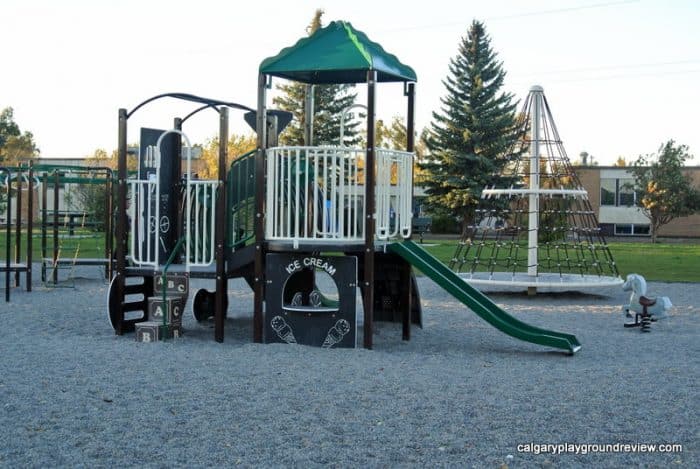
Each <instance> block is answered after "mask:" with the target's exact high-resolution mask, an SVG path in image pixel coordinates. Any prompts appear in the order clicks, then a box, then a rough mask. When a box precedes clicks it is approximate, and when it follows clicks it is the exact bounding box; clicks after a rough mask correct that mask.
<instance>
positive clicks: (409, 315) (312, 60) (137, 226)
mask: <svg viewBox="0 0 700 469" xmlns="http://www.w3.org/2000/svg"><path fill="white" fill-rule="evenodd" d="M273 78H283V79H288V80H294V81H298V82H301V83H303V84H305V85H306V90H307V92H306V95H307V99H306V112H305V142H304V145H303V146H298V147H284V146H279V145H278V135H279V132H281V131H282V130H283V128H284V127H285V125H286V124H287V123H288V122H289V120H290V119H291V115H290V113H285V112H282V111H277V110H269V109H268V108H267V90H268V89H269V88H270V86H271V81H272V79H273ZM415 82H416V75H415V72H414V71H413V69H411V68H410V67H408V66H406V65H404V64H402V63H401V62H400V61H399V60H398V59H397V58H396V57H395V56H393V55H391V54H389V53H387V52H386V51H385V50H384V49H383V48H382V47H381V46H380V45H379V44H377V43H374V42H372V41H371V40H369V38H368V37H367V36H366V35H365V34H364V33H362V32H360V31H358V30H356V29H354V28H353V27H352V25H350V24H349V23H345V22H339V21H338V22H332V23H330V24H329V25H328V26H327V27H325V28H321V29H319V30H318V31H317V32H316V33H314V34H313V35H312V36H310V37H307V38H303V39H301V40H299V41H298V42H297V44H295V45H294V46H292V47H289V48H286V49H284V50H282V51H281V52H280V53H279V54H278V55H277V56H274V57H270V58H268V59H266V60H264V61H263V62H262V63H261V65H260V69H259V76H258V99H257V109H256V110H252V109H250V108H247V107H245V106H242V105H240V104H236V103H231V102H225V101H220V100H214V99H208V98H201V97H198V96H193V95H188V94H183V93H168V94H164V95H158V96H155V97H153V98H150V99H148V100H146V101H144V102H143V103H141V104H139V105H138V106H136V107H135V108H134V109H133V110H131V111H127V110H126V109H120V110H119V149H118V157H119V162H118V165H119V167H118V176H117V194H118V195H117V207H118V210H117V222H116V239H117V245H116V249H115V254H116V256H115V261H116V270H115V275H114V277H113V279H112V283H111V285H110V290H109V305H108V306H109V317H110V321H111V323H112V326H113V327H114V329H115V332H116V333H117V334H119V335H122V334H124V333H127V332H131V331H134V330H136V331H137V334H138V333H139V332H138V331H139V330H140V329H139V328H143V324H144V323H146V322H152V320H153V319H154V316H155V315H154V311H155V308H156V306H154V305H156V303H158V304H159V305H163V306H164V307H165V308H166V311H165V312H162V311H161V313H163V314H162V321H161V323H160V324H161V325H162V331H161V332H162V333H161V334H159V335H160V336H163V337H168V336H172V335H173V334H172V331H174V330H176V329H177V327H178V324H177V321H176V320H175V319H174V317H173V314H171V312H169V311H167V308H168V305H175V299H173V298H172V297H171V296H170V293H171V292H168V288H171V287H172V289H175V287H176V285H178V284H180V285H182V283H179V281H176V280H175V279H177V278H187V277H190V278H206V279H212V280H214V289H213V291H211V292H210V291H207V290H200V291H199V292H197V294H196V295H195V298H194V302H193V303H194V306H193V307H194V314H195V317H196V318H197V319H198V320H200V321H204V320H208V319H209V318H210V317H211V316H213V318H214V338H215V340H216V341H219V342H221V341H223V339H224V324H225V322H224V319H225V317H226V309H227V304H228V301H227V291H228V279H231V278H235V277H242V278H244V279H245V280H246V282H247V283H248V285H249V286H250V287H251V288H252V289H253V292H254V305H253V340H254V341H255V342H266V343H269V342H282V343H299V344H308V345H316V346H320V347H325V348H330V347H334V346H336V347H354V346H356V343H357V337H358V334H357V318H356V314H355V310H356V305H355V298H356V291H357V288H358V287H359V288H360V291H361V293H362V303H363V315H364V317H363V327H364V334H363V345H364V347H366V348H372V346H373V322H374V321H375V320H376V321H396V322H401V323H402V325H403V326H402V337H403V339H404V340H409V339H410V333H411V326H412V324H419V325H420V324H422V317H421V316H422V311H421V309H420V296H419V292H418V288H417V284H416V281H415V277H414V273H413V267H417V268H419V269H420V270H421V271H422V272H423V273H424V274H425V275H427V276H428V277H430V278H431V279H433V280H434V281H436V282H437V283H438V284H439V285H440V286H442V287H443V288H444V289H445V290H446V291H448V292H449V293H450V294H452V295H453V296H455V297H456V298H457V299H459V300H460V301H461V302H463V303H464V304H465V305H467V306H468V307H470V308H471V309H473V310H474V311H475V312H476V313H477V314H478V315H479V316H481V317H482V318H483V319H485V320H486V321H487V322H489V323H490V324H492V325H493V326H494V327H497V328H498V329H499V330H501V331H503V332H505V333H507V334H509V335H511V336H513V337H516V338H519V339H522V340H526V341H529V342H533V343H536V344H541V345H545V346H550V347H555V348H559V349H562V350H566V351H567V352H569V353H574V352H576V351H577V350H578V349H579V348H580V344H579V342H578V341H577V340H576V338H575V337H574V336H572V335H570V334H562V333H558V332H553V331H548V330H544V329H540V328H536V327H532V326H529V325H527V324H525V323H523V322H522V321H519V320H517V319H515V318H513V317H512V316H510V315H508V314H507V313H506V312H505V311H503V310H502V309H500V308H499V307H498V306H497V305H495V304H494V303H493V302H492V301H491V300H490V299H488V298H487V297H486V296H484V295H482V294H481V293H479V292H478V291H477V290H475V289H474V288H473V287H471V286H469V285H468V284H467V283H466V282H464V281H463V280H462V279H461V278H459V277H458V276H457V275H456V274H455V273H454V272H452V271H451V270H450V269H449V268H447V266H445V265H444V264H442V263H441V262H440V261H438V260H437V259H435V258H434V257H432V256H431V255H430V254H428V253H427V252H426V251H424V250H423V249H422V248H420V246H418V245H417V244H415V243H413V242H412V241H411V227H412V211H411V200H412V193H413V175H412V171H413V160H414V134H415V129H414V104H415ZM339 83H348V84H363V83H364V84H366V86H367V104H366V110H367V121H366V145H365V147H362V148H356V147H346V146H343V145H342V142H339V145H337V146H330V145H324V146H315V145H314V142H313V139H312V136H313V115H314V103H313V87H314V86H322V85H328V84H339ZM379 83H398V84H401V85H402V86H403V90H404V96H405V97H406V98H407V116H406V128H407V141H406V150H405V151H396V150H389V149H383V148H377V147H376V145H375V123H376V122H375V112H376V105H375V96H376V90H377V85H378V84H379ZM165 97H169V98H176V99H181V100H185V101H190V102H195V103H199V104H201V106H200V107H199V108H197V109H195V110H194V111H192V113H190V114H189V115H188V116H186V117H184V118H182V119H175V123H174V128H173V129H172V130H155V129H142V132H141V143H140V150H141V151H140V156H139V161H140V170H139V175H138V176H137V177H136V178H131V179H127V172H126V151H127V150H126V142H127V121H128V119H129V118H130V117H131V116H132V115H133V113H134V112H136V111H137V110H138V109H140V108H141V107H142V106H144V105H145V104H147V103H149V102H151V101H153V100H156V99H161V98H165ZM204 109H213V110H214V111H216V112H217V114H218V117H219V142H222V143H223V142H227V141H228V111H229V109H238V110H243V111H248V112H247V114H246V115H245V118H246V121H248V122H249V123H251V122H252V123H254V127H255V129H256V132H257V149H256V150H255V151H253V152H251V153H248V154H246V155H241V156H239V157H238V158H236V159H235V160H234V161H233V163H232V164H231V165H230V166H229V167H228V168H227V167H226V164H227V163H226V162H227V154H226V151H227V150H226V145H225V144H220V145H219V161H218V175H217V178H216V179H213V180H196V179H194V178H193V176H192V172H191V144H190V142H189V139H188V138H187V136H186V135H185V133H183V130H182V128H183V123H184V122H185V121H186V120H187V118H189V117H190V116H192V115H194V114H195V113H197V112H199V111H200V110H204ZM182 159H184V160H185V162H186V168H187V169H186V170H185V174H184V175H183V174H182V173H181V171H182V170H181V164H180V161H181V160H182ZM127 198H129V200H130V201H131V205H130V208H129V210H127ZM129 214H130V215H131V216H130V217H129ZM127 226H128V227H129V229H128V236H127V228H126V227H127ZM177 276H180V277H177ZM323 278H325V280H326V283H329V282H327V280H328V279H330V284H332V285H334V288H333V287H332V288H331V290H332V291H331V293H328V291H327V290H325V286H324V282H323V281H322V279H323ZM159 285H160V286H159ZM182 293H185V292H182ZM183 298H186V296H184V295H183V294H180V295H179V299H178V301H182V300H183ZM173 307H174V306H173ZM160 317H161V316H158V318H160ZM148 337H153V336H152V335H149V336H148ZM149 340H150V339H149Z"/></svg>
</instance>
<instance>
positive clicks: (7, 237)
mask: <svg viewBox="0 0 700 469" xmlns="http://www.w3.org/2000/svg"><path fill="white" fill-rule="evenodd" d="M2 169H3V170H4V171H3V172H4V173H5V176H6V177H7V187H6V192H7V194H6V195H7V204H6V207H7V208H6V210H5V215H6V216H5V302H8V301H10V260H11V252H12V251H11V249H10V247H11V242H10V238H12V236H11V235H12V231H11V225H10V221H11V219H12V197H10V196H11V195H12V194H11V192H10V188H11V187H12V184H11V178H10V176H11V175H10V170H8V169H5V168H2Z"/></svg>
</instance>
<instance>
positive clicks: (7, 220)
mask: <svg viewBox="0 0 700 469" xmlns="http://www.w3.org/2000/svg"><path fill="white" fill-rule="evenodd" d="M13 186H14V188H13ZM0 187H2V188H3V189H4V190H3V191H2V192H3V196H2V197H0V205H2V204H3V203H4V204H5V207H4V210H2V211H0V213H2V214H3V217H2V220H3V221H2V224H4V230H3V231H4V233H3V235H4V236H3V237H4V239H5V242H4V249H3V252H2V253H0V272H2V273H3V274H4V276H5V287H4V289H5V302H9V301H10V288H11V286H12V283H14V286H15V287H19V285H20V277H21V274H22V273H24V274H25V286H26V289H27V291H32V236H30V235H29V233H32V229H33V217H32V216H31V214H32V212H33V202H34V198H33V197H32V193H33V189H34V178H33V173H32V169H31V167H30V168H29V170H28V171H27V172H26V173H25V172H23V171H22V170H21V169H17V168H12V169H10V168H3V167H0ZM24 199H26V200H27V207H26V210H27V212H26V213H27V214H28V216H27V217H26V223H23V222H22V220H23V218H24V217H23V200H24ZM23 225H24V228H25V230H26V231H25V234H24V236H23V234H22V227H23ZM23 237H24V238H25V239H26V251H25V252H26V256H23V255H22V245H23V243H22V239H23ZM3 257H4V259H2V258H3ZM12 277H14V282H12V281H11V278H12Z"/></svg>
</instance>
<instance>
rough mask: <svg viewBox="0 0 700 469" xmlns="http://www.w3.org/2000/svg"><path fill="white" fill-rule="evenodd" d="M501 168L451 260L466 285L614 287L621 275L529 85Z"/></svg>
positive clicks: (538, 93) (536, 90) (544, 107)
mask: <svg viewBox="0 0 700 469" xmlns="http://www.w3.org/2000/svg"><path fill="white" fill-rule="evenodd" d="M520 115H521V116H522V118H521V120H520V122H519V132H518V135H519V137H521V138H522V139H521V138H517V139H515V140H514V142H513V144H512V146H511V149H510V150H509V155H508V157H509V161H508V164H507V165H506V167H505V170H504V173H503V174H502V175H501V176H502V178H503V179H504V180H505V181H509V184H510V186H509V187H486V188H485V189H484V190H483V191H482V195H481V201H480V205H479V207H478V209H477V217H476V222H475V223H474V224H473V225H471V226H469V229H468V230H467V231H466V232H465V234H464V236H463V237H462V240H461V242H460V243H459V245H458V246H457V249H456V251H455V254H454V256H453V258H452V261H451V262H450V267H451V268H453V269H454V270H456V271H458V272H462V274H461V276H462V278H464V279H465V280H466V281H468V282H469V283H470V284H474V285H499V286H509V287H527V288H528V292H529V293H534V292H535V291H536V289H537V288H538V287H540V288H550V289H551V288H554V289H562V288H567V289H579V290H581V289H591V288H600V287H610V286H619V285H621V284H622V279H621V278H620V275H619V273H618V270H617V265H616V264H615V261H614V259H613V257H612V254H611V253H610V249H609V248H608V246H607V244H606V242H605V238H604V236H603V234H602V233H601V230H600V228H599V226H598V221H597V220H596V217H595V212H594V211H593V208H592V206H591V203H590V201H589V200H588V194H587V192H586V190H585V189H584V188H583V186H582V185H581V183H580V181H579V179H578V177H577V176H576V173H575V172H574V169H573V167H572V165H571V162H570V161H569V158H568V156H567V155H566V151H565V150H564V146H563V144H562V141H561V138H560V137H559V132H558V131H557V128H556V125H555V124H554V119H553V118H552V113H551V111H550V109H549V104H548V103H547V99H546V97H545V96H544V91H543V89H542V87H540V86H533V87H532V88H531V89H530V93H529V94H528V96H527V99H526V100H525V104H524V106H523V109H522V111H521V113H520Z"/></svg>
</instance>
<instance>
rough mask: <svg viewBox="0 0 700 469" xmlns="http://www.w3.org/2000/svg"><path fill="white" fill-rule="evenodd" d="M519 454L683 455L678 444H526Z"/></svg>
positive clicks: (521, 446) (681, 448)
mask: <svg viewBox="0 0 700 469" xmlns="http://www.w3.org/2000/svg"><path fill="white" fill-rule="evenodd" d="M516 449H517V450H518V452H519V453H532V454H596V453H598V454H601V453H682V452H683V445H681V444H678V443H659V444H656V443H608V444H590V443H559V444H549V443H524V444H520V445H518V446H517V448H516Z"/></svg>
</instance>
